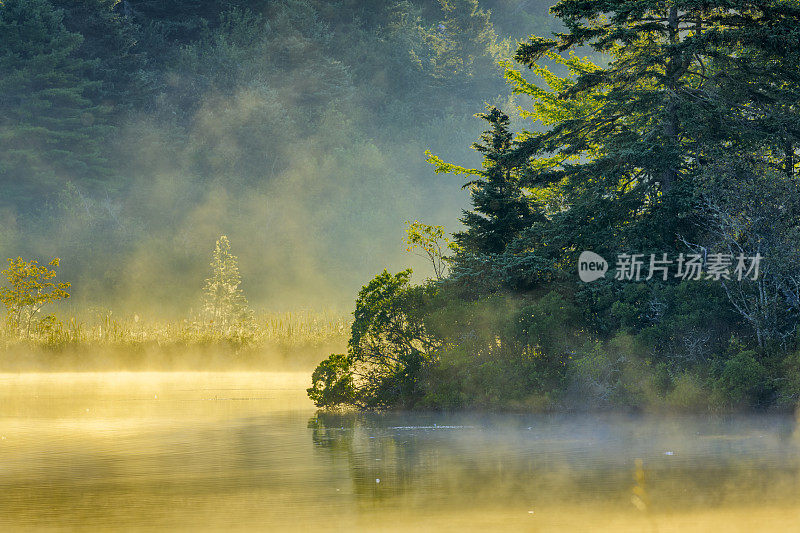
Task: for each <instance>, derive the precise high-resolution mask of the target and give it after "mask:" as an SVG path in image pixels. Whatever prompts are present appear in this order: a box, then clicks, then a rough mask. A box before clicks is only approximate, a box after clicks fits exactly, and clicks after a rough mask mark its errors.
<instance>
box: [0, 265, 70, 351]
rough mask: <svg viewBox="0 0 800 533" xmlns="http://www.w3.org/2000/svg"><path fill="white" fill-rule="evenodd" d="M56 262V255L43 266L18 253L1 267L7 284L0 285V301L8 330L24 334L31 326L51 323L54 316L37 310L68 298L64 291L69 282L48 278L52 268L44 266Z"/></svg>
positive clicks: (51, 273) (47, 325)
mask: <svg viewBox="0 0 800 533" xmlns="http://www.w3.org/2000/svg"><path fill="white" fill-rule="evenodd" d="M58 264H59V259H58V257H56V258H54V259H53V260H52V261H50V262H49V263H48V264H47V266H44V265H42V266H40V265H39V263H38V262H37V261H36V260H33V261H25V260H24V259H23V258H21V257H17V258H16V259H9V260H8V268H6V269H5V270H3V271H2V274H3V276H4V277H5V278H6V281H7V282H8V286H7V287H0V301H2V302H3V305H5V307H6V325H7V333H8V334H10V335H12V336H24V337H28V336H29V335H30V333H31V328H32V327H33V328H37V327H42V326H44V327H50V326H51V325H52V324H54V323H55V318H54V317H52V316H47V317H44V318H40V317H39V316H38V314H39V313H40V312H41V311H42V308H43V307H44V306H45V305H47V304H49V303H52V302H56V301H58V300H63V299H65V298H69V293H68V292H67V291H66V289H68V288H69V287H70V284H69V283H63V282H62V283H56V282H55V281H51V280H53V279H54V278H55V277H56V271H55V270H51V269H50V268H47V267H48V266H50V267H57V266H58Z"/></svg>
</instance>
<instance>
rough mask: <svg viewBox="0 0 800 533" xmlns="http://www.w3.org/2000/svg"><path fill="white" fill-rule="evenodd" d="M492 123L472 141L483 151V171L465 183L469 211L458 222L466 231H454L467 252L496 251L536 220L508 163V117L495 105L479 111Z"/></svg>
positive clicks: (457, 239) (538, 218)
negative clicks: (470, 198)
mask: <svg viewBox="0 0 800 533" xmlns="http://www.w3.org/2000/svg"><path fill="white" fill-rule="evenodd" d="M478 116H479V117H480V118H482V119H484V120H485V121H487V122H488V123H489V124H490V125H491V129H489V130H487V131H485V132H484V133H483V135H481V140H482V141H483V142H482V143H476V144H475V145H473V147H474V148H475V150H477V151H478V152H480V153H481V154H482V155H483V158H484V159H483V161H484V162H483V171H482V172H481V176H480V177H479V178H478V179H475V180H472V181H470V182H468V183H467V184H465V185H464V188H469V189H470V192H471V196H472V205H473V210H472V211H465V212H464V216H463V217H461V222H462V223H463V224H464V225H465V226H466V227H467V229H466V231H464V232H461V233H456V235H455V239H456V243H458V245H459V246H460V247H461V248H462V250H463V252H465V253H466V254H475V255H485V254H498V253H502V252H503V251H505V249H506V247H507V246H508V245H509V244H510V243H511V242H512V241H513V240H514V239H515V238H516V237H517V235H518V234H519V232H520V231H521V230H522V229H524V228H527V227H529V226H530V225H532V224H533V223H534V222H536V221H539V220H541V219H542V217H541V216H540V215H539V214H538V213H536V212H535V211H534V209H533V206H532V205H531V202H530V201H529V200H528V199H527V198H526V197H525V196H524V194H523V193H522V189H521V187H520V184H519V176H518V175H517V174H516V173H514V172H513V169H512V168H511V167H510V166H509V163H508V155H509V151H510V149H511V146H512V143H511V138H512V134H511V132H510V131H509V129H508V128H509V123H510V121H509V118H508V116H507V115H505V114H504V113H502V112H501V111H500V110H498V109H496V108H491V109H489V111H488V112H487V113H481V114H479V115H478Z"/></svg>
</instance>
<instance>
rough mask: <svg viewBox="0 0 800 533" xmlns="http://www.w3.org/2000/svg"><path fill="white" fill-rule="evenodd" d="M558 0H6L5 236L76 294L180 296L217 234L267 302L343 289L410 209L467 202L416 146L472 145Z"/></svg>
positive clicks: (11, 252) (9, 246)
mask: <svg viewBox="0 0 800 533" xmlns="http://www.w3.org/2000/svg"><path fill="white" fill-rule="evenodd" d="M548 7H549V2H546V1H533V2H531V1H525V2H521V1H510V0H493V1H482V2H480V3H479V2H478V1H477V0H446V1H441V2H440V1H438V0H414V1H397V0H380V1H375V2H359V1H353V0H339V1H334V2H329V1H318V0H278V1H238V0H230V1H224V2H216V1H204V0H179V1H177V2H170V3H169V4H165V3H163V2H154V1H151V0H124V1H122V0H80V1H77V2H75V1H70V2H66V1H60V0H3V2H2V3H0V36H2V39H0V147H1V148H0V184H2V194H0V251H2V252H3V256H4V257H15V256H17V255H23V256H25V257H52V256H55V255H58V256H60V257H62V259H63V261H62V268H63V271H64V275H65V277H67V278H69V279H71V280H73V281H74V282H75V283H74V287H75V295H74V297H75V299H74V302H76V305H78V304H80V305H84V306H93V305H94V306H96V305H106V306H109V305H112V304H111V303H110V302H113V303H114V304H115V305H117V306H119V307H121V308H126V307H127V308H130V307H137V308H140V307H158V308H162V309H163V310H164V311H165V312H167V311H168V310H169V309H171V306H173V304H174V306H173V307H175V308H176V309H182V308H183V307H185V306H186V305H188V303H187V302H189V303H190V300H191V295H192V291H193V290H194V287H195V286H196V285H197V283H199V282H201V281H202V279H203V278H202V276H203V266H204V263H205V259H204V255H205V253H206V250H207V249H208V247H209V246H211V245H213V242H214V240H215V239H216V237H217V236H218V235H219V234H222V233H226V234H228V235H229V236H230V238H231V240H232V242H233V243H234V245H235V246H237V245H239V244H241V246H238V248H240V249H242V248H243V246H244V244H245V243H246V244H247V245H248V246H247V248H244V249H242V253H241V255H242V267H243V271H244V272H245V273H246V274H249V275H248V276H247V277H248V278H249V280H250V281H249V283H250V285H249V291H250V295H251V298H252V299H253V300H254V301H257V302H259V303H262V302H263V303H264V304H265V305H274V306H287V305H290V303H296V304H297V305H310V304H316V303H318V302H320V301H323V302H325V303H326V304H328V305H330V304H335V303H336V302H341V301H344V300H345V298H346V297H349V294H351V293H352V290H354V289H355V288H357V287H358V286H359V284H360V283H359V282H360V280H363V277H365V276H366V275H368V273H370V272H374V271H375V270H376V269H378V268H379V266H381V265H383V264H385V261H386V258H387V257H391V256H395V257H396V258H397V259H398V260H399V258H400V257H401V255H402V251H401V246H400V244H399V243H400V242H401V238H402V223H403V221H404V220H406V219H409V218H415V217H423V216H424V217H426V218H431V217H432V218H434V219H436V220H439V219H441V220H442V221H444V220H445V219H447V218H451V217H452V215H453V214H454V213H457V211H458V209H460V207H461V206H462V205H463V202H464V199H465V196H464V195H462V194H460V193H459V192H458V191H457V189H456V188H453V187H451V185H452V184H453V183H457V180H455V181H450V182H448V181H447V180H444V179H437V178H434V176H433V173H432V172H431V171H430V169H429V168H427V165H426V164H425V162H424V155H423V153H424V150H425V149H426V148H428V147H435V148H436V149H437V150H438V151H439V152H440V153H446V154H448V155H452V156H454V157H465V151H466V150H465V148H466V147H467V146H468V142H469V139H470V138H472V137H473V136H474V135H475V133H476V128H478V127H479V124H478V121H476V120H475V119H474V118H473V116H472V115H473V114H474V113H475V110H476V109H478V110H479V109H480V108H481V107H482V106H483V104H484V102H486V101H489V102H494V103H500V102H501V101H506V102H507V101H508V100H509V98H510V95H509V91H508V90H507V88H506V87H505V86H504V84H503V82H502V78H501V73H502V69H500V67H499V66H498V65H497V61H498V60H500V59H502V58H504V57H507V56H510V54H511V53H512V50H513V45H514V42H515V41H514V40H515V39H517V38H523V37H524V36H525V35H527V34H528V33H530V32H531V31H533V30H534V29H538V30H541V31H549V30H550V29H552V27H555V26H554V25H555V24H557V21H556V19H555V18H554V17H552V16H550V15H549V14H548V12H547V9H548ZM452 191H455V192H452ZM353 256H359V257H362V261H363V263H364V264H363V265H359V266H358V267H356V268H353V265H352V264H351V261H350V259H351V258H352V257H353Z"/></svg>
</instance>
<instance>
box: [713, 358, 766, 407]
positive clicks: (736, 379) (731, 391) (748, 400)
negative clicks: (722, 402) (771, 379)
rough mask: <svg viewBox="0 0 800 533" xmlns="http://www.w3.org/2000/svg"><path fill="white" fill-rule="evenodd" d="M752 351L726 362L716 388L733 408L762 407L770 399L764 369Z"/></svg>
mask: <svg viewBox="0 0 800 533" xmlns="http://www.w3.org/2000/svg"><path fill="white" fill-rule="evenodd" d="M756 357H757V354H756V352H755V351H753V350H744V351H741V352H739V353H737V354H736V355H734V356H733V357H731V358H730V359H728V360H727V361H725V365H724V367H723V369H722V375H721V376H720V377H719V380H718V382H717V386H718V387H719V389H720V390H721V391H722V392H723V393H724V395H725V398H726V400H727V401H728V402H730V403H731V404H733V405H734V406H742V405H744V406H750V407H758V406H764V405H765V404H766V403H767V402H768V401H769V400H770V398H769V397H768V393H769V389H770V386H769V383H768V379H767V371H766V369H765V368H764V367H763V366H762V365H761V363H759V362H758V361H757V360H756Z"/></svg>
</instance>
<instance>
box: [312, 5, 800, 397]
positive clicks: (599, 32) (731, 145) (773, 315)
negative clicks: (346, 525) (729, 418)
mask: <svg viewBox="0 0 800 533" xmlns="http://www.w3.org/2000/svg"><path fill="white" fill-rule="evenodd" d="M553 13H554V14H555V15H557V16H558V17H559V18H560V19H561V20H562V21H563V23H564V26H565V28H566V29H565V31H562V32H556V33H555V34H553V35H551V36H550V37H531V38H530V39H529V40H528V41H526V42H524V43H522V44H520V46H519V47H518V49H517V51H516V55H515V57H514V59H515V60H516V64H517V65H520V66H521V67H527V68H529V69H531V70H532V71H533V73H534V74H535V76H536V78H537V79H536V80H535V81H530V80H528V79H526V77H525V76H524V75H523V73H522V72H521V71H520V70H519V68H520V67H517V66H515V65H513V64H510V63H508V64H506V66H507V70H506V74H505V77H506V78H507V80H508V81H509V82H510V83H511V84H512V85H513V87H514V90H515V91H516V92H517V93H520V94H524V95H528V96H530V97H531V103H532V105H531V106H529V107H528V109H527V110H526V111H524V112H523V116H524V117H526V118H528V119H532V120H533V121H534V122H535V123H537V124H538V125H539V126H544V127H539V128H537V129H531V130H529V131H526V130H523V131H520V132H518V133H516V134H512V132H511V130H510V126H509V124H510V122H509V117H508V116H507V115H506V114H505V113H503V112H502V111H500V110H498V109H495V108H491V109H489V110H488V111H487V112H486V113H484V114H483V115H481V116H482V117H483V119H484V120H486V121H487V123H488V129H487V131H486V132H485V133H484V135H483V136H482V138H481V142H479V143H477V144H475V145H474V147H475V148H476V149H477V150H478V151H479V152H480V153H481V154H482V155H483V159H484V161H483V165H482V167H480V168H470V167H465V166H458V165H454V164H451V163H447V162H445V161H444V160H442V159H440V158H439V157H437V156H435V155H431V156H430V161H431V162H432V163H433V164H434V165H435V167H436V169H437V171H439V172H450V173H456V174H462V175H466V176H467V178H468V180H469V181H468V183H467V185H466V186H467V187H468V188H469V189H470V191H471V196H472V204H473V206H472V209H471V210H468V211H465V213H464V215H463V217H462V219H461V220H462V222H463V223H464V225H465V230H464V231H462V232H460V233H457V234H456V235H455V239H456V243H457V245H458V247H457V251H456V253H455V254H453V255H452V256H451V257H450V258H449V262H450V265H451V269H450V273H449V275H448V276H447V278H446V279H444V280H442V281H437V282H430V283H427V284H424V285H421V286H413V285H411V284H410V282H409V280H408V277H407V275H406V274H404V273H401V274H399V275H397V276H392V275H390V274H388V273H384V274H383V275H381V276H379V277H377V278H375V280H374V281H373V282H372V283H370V284H369V285H367V286H365V287H364V289H363V291H362V293H361V294H359V298H358V301H357V303H356V325H354V330H353V331H354V334H353V339H354V341H353V342H352V343H351V346H350V349H349V352H348V353H347V354H344V355H340V356H335V357H332V358H331V359H329V360H328V361H326V362H325V363H323V365H321V366H320V368H319V369H318V371H317V373H315V375H314V385H313V387H312V388H311V389H309V391H310V393H311V394H312V398H314V399H315V401H316V402H317V404H318V405H321V406H328V405H336V404H354V405H359V406H366V407H374V406H379V407H393V406H398V405H401V406H416V407H435V408H452V407H463V406H483V407H519V408H531V407H534V408H553V407H565V406H566V407H569V406H581V407H602V406H610V405H616V406H620V405H622V406H630V407H648V406H649V407H663V406H671V407H677V408H701V409H705V408H720V409H721V408H731V407H743V406H749V407H768V406H785V407H787V406H793V405H794V404H795V403H796V401H797V399H798V394H800V387H799V385H800V381H798V376H800V366H798V353H800V351H799V349H800V346H799V345H798V339H800V329H798V325H799V324H800V321H799V320H798V319H799V318H800V305H799V304H798V302H800V300H799V299H798V286H800V285H798V281H800V271H799V270H798V264H799V263H798V258H799V257H798V252H800V248H799V247H798V245H797V235H798V229H800V225H799V224H800V221H799V220H798V211H797V206H798V201H800V192H798V187H797V182H796V180H797V170H798V164H797V143H798V140H799V139H800V137H798V136H799V135H800V112H799V111H800V107H798V104H800V100H799V98H800V94H799V93H798V92H797V89H796V87H797V83H798V76H799V75H800V71H799V70H798V68H797V67H798V65H800V55H798V54H799V53H800V6H798V5H797V3H796V2H792V1H759V0H756V1H743V2H727V1H720V2H680V1H677V2H655V1H652V2H651V1H646V2H641V1H635V2H634V1H631V2H627V1H620V2H614V3H609V2H601V1H576V0H562V1H561V2H559V3H558V4H556V5H555V6H554V7H553ZM581 46H589V47H591V48H592V49H594V50H595V51H596V52H598V53H601V54H603V55H604V56H605V57H609V58H610V59H609V60H608V62H607V65H606V66H600V65H598V64H595V62H592V61H590V60H588V59H583V58H580V57H579V56H577V55H572V54H569V53H568V52H570V51H573V50H575V49H576V47H581ZM553 63H556V64H561V65H563V66H564V67H565V68H566V69H567V71H568V74H567V75H565V76H559V75H556V74H554V73H553V71H552V70H551V69H550V68H548V64H553ZM587 250H588V251H594V252H596V253H599V254H600V255H601V256H603V257H605V258H608V259H609V260H610V262H611V265H610V268H611V269H612V271H611V272H610V273H609V275H607V276H606V277H605V278H602V279H600V280H597V281H595V282H592V283H584V282H581V281H579V279H578V276H577V266H578V258H579V255H580V254H581V253H582V252H583V251H587ZM621 254H641V257H651V256H652V257H657V258H666V257H671V258H673V259H674V258H679V257H680V258H682V259H681V261H683V260H684V259H685V258H686V257H689V256H693V257H697V258H698V260H699V261H700V263H702V267H703V268H704V269H712V270H713V267H712V263H714V261H719V260H721V258H727V259H726V260H727V261H730V262H731V264H730V265H729V266H730V267H731V268H733V267H734V266H735V264H736V263H735V261H736V257H739V256H741V257H742V258H744V256H745V254H747V255H748V256H753V257H754V256H756V255H757V256H758V257H760V258H761V263H760V265H761V270H760V272H759V275H758V276H755V277H751V278H749V279H741V280H740V279H739V277H736V276H733V277H730V276H728V275H727V274H726V275H721V276H720V275H717V276H714V275H709V274H707V272H708V270H703V272H704V273H703V274H702V275H700V276H697V278H695V277H689V278H687V277H685V276H684V277H678V276H675V275H672V274H670V275H668V276H667V275H665V276H663V277H662V276H655V277H651V278H650V279H647V280H646V281H645V280H644V279H643V280H642V281H641V282H636V281H632V280H630V279H629V278H628V279H626V278H625V276H624V275H620V274H621V273H622V272H623V271H622V267H621V266H619V264H617V265H616V266H615V264H614V259H613V258H615V257H617V258H618V257H620V256H621ZM652 264H655V263H652ZM680 264H681V265H684V263H682V262H681V263H680ZM644 268H645V269H646V268H647V265H644ZM643 272H644V270H643ZM754 278H755V279H754ZM376 298H381V299H382V303H381V304H380V305H375V304H374V303H373V302H374V300H375V299H376ZM367 304H369V306H368V305H367ZM412 323H413V324H415V327H414V328H413V329H408V330H406V329H403V327H406V328H407V326H403V325H408V324H412ZM398 328H400V329H399V330H398ZM363 331H367V332H369V333H368V334H367V335H368V339H367V340H365V335H364V333H363ZM365 345H366V346H370V347H372V346H375V347H376V349H377V348H378V347H380V349H378V350H377V351H378V352H379V353H380V354H381V356H377V355H375V353H374V352H375V351H376V349H373V350H371V351H368V352H365V350H364V348H363V347H364V346H365ZM383 346H386V347H383ZM365 353H367V354H369V357H368V359H367V363H366V367H367V370H364V367H365ZM412 355H413V357H411V356H412ZM384 358H388V359H384ZM328 393H330V394H328Z"/></svg>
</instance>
